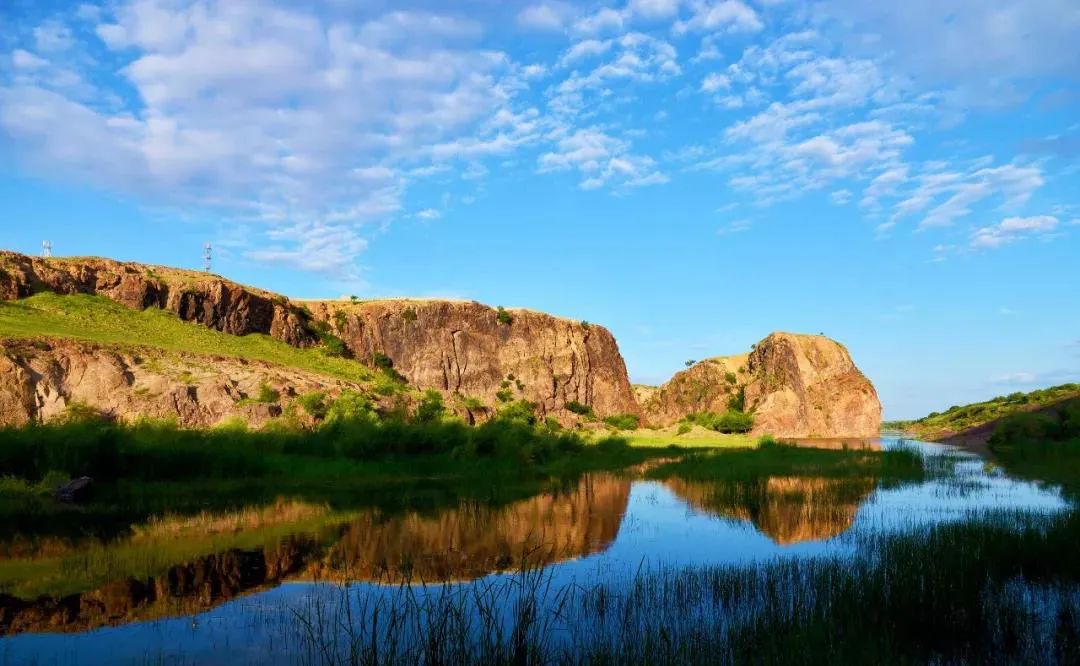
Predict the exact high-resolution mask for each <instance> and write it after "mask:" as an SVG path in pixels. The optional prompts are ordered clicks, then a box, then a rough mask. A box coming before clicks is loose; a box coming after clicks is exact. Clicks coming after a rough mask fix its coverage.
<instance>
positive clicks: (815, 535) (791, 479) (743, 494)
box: [665, 476, 877, 545]
mask: <svg viewBox="0 0 1080 666" xmlns="http://www.w3.org/2000/svg"><path fill="white" fill-rule="evenodd" d="M665 485H666V486H667V487H668V488H670V489H671V490H672V492H674V493H675V494H676V495H677V496H679V498H681V499H682V500H683V501H685V502H686V503H687V504H689V505H690V506H692V507H694V508H695V509H697V510H698V511H702V512H705V513H709V514H713V515H716V516H720V517H722V518H729V519H732V520H741V521H748V522H750V523H752V524H753V525H754V527H755V528H756V529H757V530H758V531H759V532H761V533H763V534H765V535H767V536H768V537H769V538H770V539H772V541H773V542H774V543H777V544H780V545H790V544H794V543H799V542H802V541H812V540H819V539H830V538H832V537H835V536H838V535H840V534H842V533H843V532H845V531H847V530H848V529H850V528H851V526H852V525H853V524H854V523H855V515H856V514H857V513H858V511H859V507H860V506H861V505H862V504H863V503H864V502H865V501H866V500H867V499H869V497H870V495H871V494H872V493H873V492H874V488H875V487H876V486H877V480H876V479H873V478H842V479H830V478H823V477H802V476H783V477H779V476H771V477H766V478H758V479H750V480H747V481H719V482H714V481H685V480H683V479H678V478H676V479H668V480H667V481H665Z"/></svg>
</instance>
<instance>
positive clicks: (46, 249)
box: [41, 241, 52, 257]
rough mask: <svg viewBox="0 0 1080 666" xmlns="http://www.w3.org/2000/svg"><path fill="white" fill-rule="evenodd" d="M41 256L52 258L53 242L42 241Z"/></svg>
mask: <svg viewBox="0 0 1080 666" xmlns="http://www.w3.org/2000/svg"><path fill="white" fill-rule="evenodd" d="M41 256H43V257H51V256H52V241H41Z"/></svg>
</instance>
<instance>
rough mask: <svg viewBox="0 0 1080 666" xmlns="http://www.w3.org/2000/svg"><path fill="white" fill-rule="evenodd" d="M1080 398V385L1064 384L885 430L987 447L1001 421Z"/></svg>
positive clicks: (884, 425) (895, 423)
mask: <svg viewBox="0 0 1080 666" xmlns="http://www.w3.org/2000/svg"><path fill="white" fill-rule="evenodd" d="M1078 396H1080V384H1062V385H1060V386H1053V387H1050V388H1045V389H1039V390H1037V391H1031V392H1030V393H1020V392H1017V393H1010V394H1009V395H1003V396H998V397H996V398H993V399H991V400H986V401H984V402H976V403H973V404H970V405H963V406H960V405H954V406H952V407H950V408H948V409H947V410H945V411H944V412H932V413H930V414H928V415H926V416H924V417H923V418H921V419H917V420H913V421H886V422H885V423H882V424H881V428H882V430H900V431H903V432H905V433H908V434H910V435H912V436H914V437H917V438H918V439H922V440H925V441H930V442H949V443H960V444H978V445H981V444H985V443H986V440H987V439H989V437H990V435H991V434H993V432H994V428H995V427H996V426H997V423H998V422H999V421H1001V419H1003V418H1005V417H1007V416H1011V415H1013V414H1019V413H1022V412H1034V411H1041V410H1045V409H1049V408H1051V407H1053V406H1055V405H1057V404H1059V403H1061V402H1063V401H1065V400H1070V399H1072V398H1076V397H1078Z"/></svg>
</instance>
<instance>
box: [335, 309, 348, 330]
mask: <svg viewBox="0 0 1080 666" xmlns="http://www.w3.org/2000/svg"><path fill="white" fill-rule="evenodd" d="M348 323H349V316H348V315H347V314H345V311H344V310H335V311H334V326H336V327H337V330H339V331H341V330H344V329H345V325H346V324H348Z"/></svg>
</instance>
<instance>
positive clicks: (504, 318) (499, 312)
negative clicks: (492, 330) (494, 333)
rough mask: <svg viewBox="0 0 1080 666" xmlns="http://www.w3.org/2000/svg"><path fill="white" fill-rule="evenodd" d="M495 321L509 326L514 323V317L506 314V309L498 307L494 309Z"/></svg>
mask: <svg viewBox="0 0 1080 666" xmlns="http://www.w3.org/2000/svg"><path fill="white" fill-rule="evenodd" d="M495 321H497V322H499V323H500V324H505V325H507V326H509V325H510V324H513V323H514V315H512V314H510V313H509V312H507V311H506V308H504V307H503V306H501V305H500V306H499V307H497V308H496V309H495Z"/></svg>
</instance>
